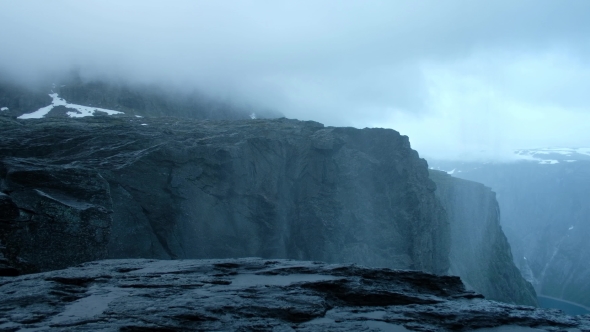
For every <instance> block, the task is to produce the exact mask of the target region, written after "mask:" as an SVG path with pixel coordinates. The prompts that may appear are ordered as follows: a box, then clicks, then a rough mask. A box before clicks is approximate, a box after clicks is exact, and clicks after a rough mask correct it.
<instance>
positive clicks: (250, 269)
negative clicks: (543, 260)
mask: <svg viewBox="0 0 590 332" xmlns="http://www.w3.org/2000/svg"><path fill="white" fill-rule="evenodd" d="M489 327H502V328H506V330H509V331H510V330H514V329H518V330H525V331H527V330H531V331H538V330H540V329H542V330H547V331H564V330H566V329H567V330H569V331H590V316H588V315H587V316H565V315H563V314H562V313H561V312H559V311H558V310H546V309H545V310H544V309H536V308H533V307H526V306H515V305H510V304H502V303H498V302H493V301H488V300H483V299H481V296H480V295H478V294H476V293H473V292H469V291H466V290H465V288H464V286H463V284H462V283H461V281H460V280H459V278H457V277H451V276H436V275H432V274H426V273H421V272H416V271H395V270H389V269H370V268H363V267H359V266H354V265H327V264H325V263H318V262H301V261H286V260H272V261H269V260H261V259H252V258H250V259H231V260H201V261H199V260H181V261H178V260H175V261H174V260H167V261H158V260H106V261H98V262H92V263H86V264H83V265H81V266H78V267H73V268H69V269H67V270H60V271H52V272H45V273H40V274H34V275H27V276H21V277H15V278H6V277H5V278H0V331H18V330H35V331H47V330H60V331H105V330H106V331H295V330H296V331H407V330H414V331H451V330H452V331H471V330H475V329H478V328H489ZM532 327H534V329H532ZM500 331H502V330H500Z"/></svg>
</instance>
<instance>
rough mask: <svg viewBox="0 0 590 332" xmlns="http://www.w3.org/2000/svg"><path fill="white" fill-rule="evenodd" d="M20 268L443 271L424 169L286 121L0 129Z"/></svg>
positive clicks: (52, 122) (109, 120)
mask: <svg viewBox="0 0 590 332" xmlns="http://www.w3.org/2000/svg"><path fill="white" fill-rule="evenodd" d="M0 130H2V132H3V138H4V139H3V140H2V141H1V142H0V156H2V159H1V161H0V179H2V180H1V181H2V191H3V192H5V193H7V194H8V195H9V196H10V198H11V200H12V201H13V202H14V203H15V204H16V205H17V206H18V207H19V210H20V217H19V219H18V222H17V223H16V225H15V227H13V228H12V229H10V230H9V231H4V232H3V233H2V234H1V235H0V236H2V238H1V239H2V240H3V241H4V243H5V244H6V247H7V251H8V252H9V253H10V255H7V257H9V259H11V260H12V262H13V264H15V265H16V266H21V267H22V269H23V271H25V272H31V271H35V270H38V271H45V270H51V269H57V268H64V267H67V266H71V265H75V264H79V263H81V262H85V261H91V260H97V259H101V258H138V257H141V258H229V257H248V256H259V257H265V258H293V259H308V260H321V261H327V262H342V263H345V262H351V263H360V264H364V265H368V266H382V267H391V268H404V269H418V270H423V271H427V272H433V273H441V274H443V273H445V272H446V271H447V270H448V267H449V264H448V251H449V237H448V231H449V228H448V223H447V219H446V216H445V214H444V210H443V209H442V207H441V206H440V203H439V202H438V200H437V199H436V197H435V195H434V192H433V191H434V189H435V186H434V183H433V182H432V181H431V180H430V179H429V178H428V171H427V165H426V162H425V161H424V160H422V159H420V158H419V157H418V154H417V153H416V151H414V150H412V149H411V147H410V144H409V141H408V138H407V137H406V136H401V135H400V134H399V133H397V132H396V131H394V130H385V129H363V130H359V129H354V128H325V127H324V126H323V125H321V124H319V123H315V122H303V121H296V120H287V119H278V120H243V121H195V120H188V119H178V118H142V119H140V118H135V117H133V118H130V117H102V118H84V119H60V118H51V119H43V120H26V121H17V122H16V123H15V122H10V121H4V122H1V121H0Z"/></svg>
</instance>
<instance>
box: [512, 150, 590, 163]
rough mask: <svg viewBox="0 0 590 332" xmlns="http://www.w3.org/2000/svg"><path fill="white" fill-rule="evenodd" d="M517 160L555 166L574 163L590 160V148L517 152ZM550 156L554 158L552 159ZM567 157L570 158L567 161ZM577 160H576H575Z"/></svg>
mask: <svg viewBox="0 0 590 332" xmlns="http://www.w3.org/2000/svg"><path fill="white" fill-rule="evenodd" d="M515 156H516V159H517V160H526V161H536V162H538V163H539V164H541V165H553V164H559V163H560V162H567V163H573V162H576V161H578V160H588V159H590V158H588V157H590V148H543V149H528V150H516V151H515ZM550 156H551V157H552V158H550ZM565 157H569V158H568V159H565ZM574 158H575V159H574Z"/></svg>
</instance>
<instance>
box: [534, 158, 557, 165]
mask: <svg viewBox="0 0 590 332" xmlns="http://www.w3.org/2000/svg"><path fill="white" fill-rule="evenodd" d="M539 164H540V165H553V164H559V161H557V160H553V159H548V160H541V161H539Z"/></svg>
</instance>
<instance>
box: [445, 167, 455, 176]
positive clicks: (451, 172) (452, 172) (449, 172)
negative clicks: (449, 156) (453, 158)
mask: <svg viewBox="0 0 590 332" xmlns="http://www.w3.org/2000/svg"><path fill="white" fill-rule="evenodd" d="M455 170H456V168H453V170H452V171H448V172H447V174H450V175H453V174H454V173H455Z"/></svg>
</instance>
